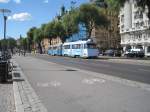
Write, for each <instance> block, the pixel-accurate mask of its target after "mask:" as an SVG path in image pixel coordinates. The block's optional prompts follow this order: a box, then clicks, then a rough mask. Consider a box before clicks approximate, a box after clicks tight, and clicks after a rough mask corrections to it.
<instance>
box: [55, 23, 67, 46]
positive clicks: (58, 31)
mask: <svg viewBox="0 0 150 112" xmlns="http://www.w3.org/2000/svg"><path fill="white" fill-rule="evenodd" d="M53 32H54V36H55V37H60V39H61V41H62V43H64V42H65V40H66V38H65V37H66V33H65V28H64V25H63V23H62V21H61V20H56V21H55V24H54V26H53Z"/></svg>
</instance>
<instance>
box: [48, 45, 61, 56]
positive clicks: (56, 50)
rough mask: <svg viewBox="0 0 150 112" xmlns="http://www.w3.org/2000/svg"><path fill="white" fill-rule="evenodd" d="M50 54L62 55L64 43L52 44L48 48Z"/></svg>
mask: <svg viewBox="0 0 150 112" xmlns="http://www.w3.org/2000/svg"><path fill="white" fill-rule="evenodd" d="M48 54H49V55H52V56H56V55H57V56H61V55H62V44H59V45H54V46H50V47H49V49H48Z"/></svg>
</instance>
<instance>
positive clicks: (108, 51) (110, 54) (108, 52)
mask: <svg viewBox="0 0 150 112" xmlns="http://www.w3.org/2000/svg"><path fill="white" fill-rule="evenodd" d="M104 55H105V56H114V50H112V49H109V50H106V51H105V52H104Z"/></svg>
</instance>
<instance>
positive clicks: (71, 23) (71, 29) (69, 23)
mask: <svg viewBox="0 0 150 112" xmlns="http://www.w3.org/2000/svg"><path fill="white" fill-rule="evenodd" d="M78 19H79V11H78V10H77V9H72V10H71V11H69V12H68V13H66V14H65V15H64V16H63V18H62V25H63V27H64V31H65V35H64V37H63V41H65V40H66V39H67V38H69V37H70V36H71V35H72V34H74V33H77V32H78V30H79V29H78V24H79V20H78Z"/></svg>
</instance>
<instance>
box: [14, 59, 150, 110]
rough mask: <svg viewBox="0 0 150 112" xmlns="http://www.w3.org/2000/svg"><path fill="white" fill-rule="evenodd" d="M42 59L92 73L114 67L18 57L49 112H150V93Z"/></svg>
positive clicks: (89, 62) (73, 61)
mask: <svg viewBox="0 0 150 112" xmlns="http://www.w3.org/2000/svg"><path fill="white" fill-rule="evenodd" d="M38 58H40V59H38ZM42 59H45V60H49V61H51V62H57V63H61V64H65V65H67V66H76V67H81V66H82V68H83V69H88V70H90V67H93V69H94V68H95V69H96V67H97V66H100V67H99V69H103V68H105V67H106V68H110V67H109V66H108V65H109V63H108V64H106V62H105V63H104V64H98V63H102V62H93V60H82V59H81V60H80V59H71V58H63V57H62V58H61V57H49V56H40V57H37V58H32V57H30V56H27V57H23V56H16V57H15V60H16V61H17V63H18V64H19V65H20V67H21V69H22V70H23V73H24V75H25V76H26V77H27V79H28V81H29V83H30V84H31V87H32V88H33V89H34V91H35V92H36V94H37V96H38V97H39V99H40V100H41V101H40V102H42V103H43V104H44V106H45V107H46V109H47V110H48V112H150V106H149V104H150V97H149V96H150V91H147V90H145V89H142V88H140V87H133V86H132V85H130V84H127V83H126V84H125V83H121V82H116V81H112V80H108V79H107V78H102V74H100V73H98V74H95V73H94V72H86V71H85V70H79V69H78V70H75V71H67V70H68V69H69V67H65V66H61V65H60V64H55V63H51V62H49V61H44V60H42ZM79 64H80V65H79ZM77 65H78V66H77ZM118 66H119V65H118ZM101 67H103V68H101ZM97 69H98V68H97ZM107 71H108V70H107ZM98 75H99V76H98ZM120 80H121V79H120ZM131 82H132V81H131ZM27 93H28V92H27ZM30 94H31V95H32V93H30ZM29 98H30V97H29ZM33 99H35V98H33ZM33 101H34V100H33ZM35 108H36V109H37V108H38V107H35Z"/></svg>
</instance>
